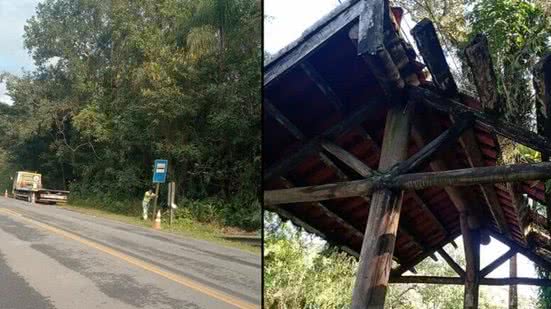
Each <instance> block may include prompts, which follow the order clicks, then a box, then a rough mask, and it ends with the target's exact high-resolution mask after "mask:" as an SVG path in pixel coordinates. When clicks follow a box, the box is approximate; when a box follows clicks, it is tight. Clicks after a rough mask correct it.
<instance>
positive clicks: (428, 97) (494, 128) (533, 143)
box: [408, 86, 551, 152]
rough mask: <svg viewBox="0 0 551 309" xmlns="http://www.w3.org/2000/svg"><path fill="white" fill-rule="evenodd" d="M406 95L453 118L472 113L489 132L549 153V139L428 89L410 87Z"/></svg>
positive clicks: (550, 147) (550, 143)
mask: <svg viewBox="0 0 551 309" xmlns="http://www.w3.org/2000/svg"><path fill="white" fill-rule="evenodd" d="M408 94H409V98H410V99H412V100H415V101H417V102H422V103H424V104H426V105H428V106H430V107H432V108H434V109H436V110H439V111H442V112H444V113H448V114H451V115H453V116H458V115H460V114H462V113H465V112H472V113H473V115H474V117H475V120H476V122H477V124H479V125H480V126H483V127H485V128H486V129H488V130H489V131H490V132H494V133H497V134H500V135H502V136H504V137H507V138H509V139H511V140H513V141H514V142H517V143H519V144H522V145H524V146H526V147H528V148H532V149H534V150H537V151H540V152H551V141H549V139H546V138H545V137H543V136H540V135H538V134H536V133H534V132H531V131H528V130H526V129H524V128H521V127H519V126H516V125H513V124H510V123H507V122H505V121H503V120H500V119H497V118H495V117H493V116H490V115H488V114H485V113H483V112H480V111H478V110H476V109H474V108H471V107H468V106H466V105H464V104H461V103H459V102H457V101H456V100H453V99H449V98H445V97H443V96H440V95H438V94H436V93H435V92H433V91H431V90H429V89H425V88H420V87H414V86H411V87H409V88H408Z"/></svg>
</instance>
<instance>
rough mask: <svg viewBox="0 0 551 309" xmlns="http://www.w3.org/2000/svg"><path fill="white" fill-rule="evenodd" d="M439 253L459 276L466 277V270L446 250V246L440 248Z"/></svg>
mask: <svg viewBox="0 0 551 309" xmlns="http://www.w3.org/2000/svg"><path fill="white" fill-rule="evenodd" d="M437 252H438V254H440V256H441V257H442V258H443V259H444V260H445V261H446V263H448V265H450V267H451V268H452V269H453V270H454V271H455V272H456V273H457V274H458V275H459V277H461V278H464V277H465V271H464V270H463V268H461V266H459V264H457V263H456V262H455V261H454V259H453V258H452V257H451V256H450V255H449V254H448V253H447V252H446V251H445V250H444V248H440V249H438V250H437Z"/></svg>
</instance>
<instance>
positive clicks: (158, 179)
mask: <svg viewBox="0 0 551 309" xmlns="http://www.w3.org/2000/svg"><path fill="white" fill-rule="evenodd" d="M167 171H168V160H161V159H159V160H155V166H154V169H153V183H154V184H155V200H154V201H153V216H151V217H152V218H153V220H155V215H156V213H157V200H158V199H159V184H161V183H165V181H166V173H167Z"/></svg>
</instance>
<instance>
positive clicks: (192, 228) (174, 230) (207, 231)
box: [59, 204, 260, 255]
mask: <svg viewBox="0 0 551 309" xmlns="http://www.w3.org/2000/svg"><path fill="white" fill-rule="evenodd" d="M59 207H61V208H65V209H68V210H73V211H77V212H79V213H83V214H87V215H92V216H97V217H101V218H106V219H111V220H115V221H119V222H123V223H127V224H132V225H137V226H142V227H144V228H151V224H152V222H151V220H147V221H143V220H142V219H141V218H140V217H137V216H130V215H123V214H117V213H113V212H110V211H107V210H102V209H97V208H94V207H92V206H90V205H88V204H84V205H81V204H72V205H71V204H66V205H63V206H59ZM162 231H164V232H168V233H171V234H175V235H182V236H187V237H191V238H195V239H201V240H207V241H212V242H214V243H217V244H220V245H222V246H226V247H232V248H237V249H241V250H244V251H248V252H251V253H255V254H258V255H260V247H258V246H253V245H251V244H248V243H245V242H238V241H230V240H227V239H225V238H224V237H223V236H224V235H223V231H224V229H223V228H222V227H220V226H217V225H213V224H206V223H201V222H196V221H193V220H189V219H185V220H175V221H174V222H173V223H172V226H169V225H168V222H163V224H162Z"/></svg>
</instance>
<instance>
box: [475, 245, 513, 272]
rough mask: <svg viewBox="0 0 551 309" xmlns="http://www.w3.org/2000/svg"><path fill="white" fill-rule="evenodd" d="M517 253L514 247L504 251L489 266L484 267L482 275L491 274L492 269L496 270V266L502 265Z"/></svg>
mask: <svg viewBox="0 0 551 309" xmlns="http://www.w3.org/2000/svg"><path fill="white" fill-rule="evenodd" d="M515 254H517V252H516V251H515V250H513V249H509V250H508V251H507V252H505V253H503V254H502V255H501V256H499V257H498V258H497V259H495V260H494V261H493V262H492V263H490V264H488V266H486V267H484V268H483V269H482V270H481V271H480V277H481V278H484V277H486V276H487V275H489V274H490V273H491V272H492V271H494V270H495V269H496V268H498V267H499V266H501V264H503V263H504V262H505V261H507V260H508V259H510V258H511V257H512V256H513V255H515Z"/></svg>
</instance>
